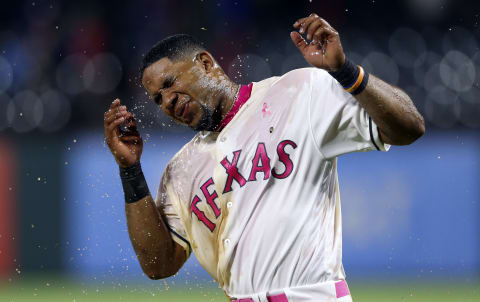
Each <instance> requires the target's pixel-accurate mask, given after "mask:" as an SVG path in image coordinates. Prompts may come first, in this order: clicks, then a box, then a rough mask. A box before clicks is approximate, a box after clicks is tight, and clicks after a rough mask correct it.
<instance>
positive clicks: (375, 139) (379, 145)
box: [368, 117, 390, 151]
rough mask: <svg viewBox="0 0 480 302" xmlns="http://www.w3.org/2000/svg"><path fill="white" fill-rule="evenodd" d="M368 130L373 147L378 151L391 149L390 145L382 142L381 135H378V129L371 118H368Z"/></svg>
mask: <svg viewBox="0 0 480 302" xmlns="http://www.w3.org/2000/svg"><path fill="white" fill-rule="evenodd" d="M368 128H369V131H370V140H371V141H372V144H373V146H374V147H375V148H376V149H377V150H378V151H388V149H390V145H389V144H385V143H384V142H382V140H381V139H380V134H379V133H378V127H377V125H376V124H375V123H374V122H373V121H372V118H371V117H368Z"/></svg>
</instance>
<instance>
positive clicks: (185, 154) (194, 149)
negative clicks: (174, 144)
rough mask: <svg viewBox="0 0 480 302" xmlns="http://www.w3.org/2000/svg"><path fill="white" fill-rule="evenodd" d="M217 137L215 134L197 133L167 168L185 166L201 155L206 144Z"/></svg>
mask: <svg viewBox="0 0 480 302" xmlns="http://www.w3.org/2000/svg"><path fill="white" fill-rule="evenodd" d="M217 136H218V133H217V132H210V131H199V132H198V133H197V134H195V136H194V137H193V138H192V139H191V140H190V141H188V142H187V143H186V144H185V145H183V147H182V148H180V150H178V151H177V153H176V154H175V155H174V156H173V157H172V158H171V159H170V161H169V162H168V164H167V168H169V169H173V168H175V167H178V166H185V165H186V164H188V163H190V162H192V161H194V160H195V157H196V156H198V155H199V154H200V153H202V150H203V149H205V148H206V146H207V145H208V143H211V142H214V141H215V140H216V137H217Z"/></svg>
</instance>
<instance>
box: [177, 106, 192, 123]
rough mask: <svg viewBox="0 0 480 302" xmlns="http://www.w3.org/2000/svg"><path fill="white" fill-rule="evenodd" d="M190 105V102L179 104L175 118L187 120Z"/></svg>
mask: <svg viewBox="0 0 480 302" xmlns="http://www.w3.org/2000/svg"><path fill="white" fill-rule="evenodd" d="M189 105H190V102H189V101H186V102H182V103H180V102H179V103H178V104H177V106H176V107H175V116H176V117H177V118H179V119H182V120H183V121H185V118H186V116H187V114H188V109H189Z"/></svg>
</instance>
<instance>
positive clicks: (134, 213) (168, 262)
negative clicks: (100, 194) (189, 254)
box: [104, 99, 186, 279]
mask: <svg viewBox="0 0 480 302" xmlns="http://www.w3.org/2000/svg"><path fill="white" fill-rule="evenodd" d="M123 122H126V126H127V130H126V131H122V130H120V125H121V124H122V123H123ZM104 128H105V138H106V142H107V144H108V147H109V148H110V151H111V152H112V154H113V156H114V157H115V160H116V161H117V163H118V166H119V167H120V176H121V179H122V184H123V188H124V192H125V212H126V217H127V225H128V234H129V236H130V241H131V242H132V246H133V249H134V250H135V253H136V254H137V258H138V261H139V262H140V265H141V267H142V269H143V271H144V273H145V274H146V275H147V276H148V277H149V278H151V279H161V278H166V277H169V276H172V275H174V274H175V273H176V272H177V271H178V270H179V269H180V267H181V266H182V265H183V263H184V262H185V260H186V254H185V250H184V249H183V247H182V246H180V245H179V244H178V243H176V242H175V241H174V240H173V239H172V237H171V234H170V232H169V230H168V228H167V226H166V225H165V222H164V220H163V219H162V216H163V215H162V213H160V212H159V209H158V208H157V207H156V205H155V203H154V201H153V199H152V196H151V195H150V192H149V190H148V186H147V183H146V181H145V177H144V176H143V173H142V170H141V166H140V157H141V155H142V150H143V144H142V138H141V137H140V134H139V133H138V131H137V127H136V122H135V119H134V117H133V114H132V113H131V112H128V111H127V108H126V107H125V106H121V105H120V100H119V99H116V100H115V101H114V102H113V103H112V104H111V106H110V108H109V110H108V111H107V112H106V113H105V115H104Z"/></svg>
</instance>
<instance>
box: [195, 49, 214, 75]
mask: <svg viewBox="0 0 480 302" xmlns="http://www.w3.org/2000/svg"><path fill="white" fill-rule="evenodd" d="M195 62H196V63H197V64H200V65H201V66H202V68H203V70H205V72H206V73H209V72H211V71H212V70H213V67H214V66H215V61H214V59H213V57H212V55H211V54H210V53H209V52H207V51H202V52H199V53H198V54H197V55H196V57H195Z"/></svg>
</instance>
